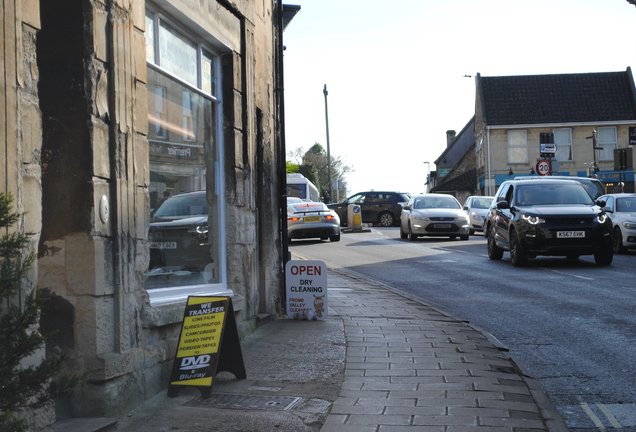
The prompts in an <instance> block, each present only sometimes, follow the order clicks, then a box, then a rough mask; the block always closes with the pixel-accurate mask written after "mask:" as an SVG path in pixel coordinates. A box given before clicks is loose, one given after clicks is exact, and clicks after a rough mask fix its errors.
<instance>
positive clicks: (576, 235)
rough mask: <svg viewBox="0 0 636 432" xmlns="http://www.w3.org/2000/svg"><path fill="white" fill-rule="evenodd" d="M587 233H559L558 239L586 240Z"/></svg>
mask: <svg viewBox="0 0 636 432" xmlns="http://www.w3.org/2000/svg"><path fill="white" fill-rule="evenodd" d="M584 237H585V231H558V232H557V238H584Z"/></svg>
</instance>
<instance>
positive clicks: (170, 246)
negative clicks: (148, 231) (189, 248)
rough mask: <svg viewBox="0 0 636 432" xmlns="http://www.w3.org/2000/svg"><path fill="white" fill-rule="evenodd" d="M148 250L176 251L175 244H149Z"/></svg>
mask: <svg viewBox="0 0 636 432" xmlns="http://www.w3.org/2000/svg"><path fill="white" fill-rule="evenodd" d="M149 246H150V249H176V248H177V242H151V243H149Z"/></svg>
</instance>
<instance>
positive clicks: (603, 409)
mask: <svg viewBox="0 0 636 432" xmlns="http://www.w3.org/2000/svg"><path fill="white" fill-rule="evenodd" d="M596 406H597V407H598V409H600V410H601V412H602V413H603V414H605V417H607V419H608V420H609V422H610V423H611V424H612V426H614V427H615V428H616V429H622V428H623V426H621V424H620V423H619V422H618V420H616V417H614V414H612V413H611V412H610V410H608V409H607V407H606V406H605V405H603V404H596Z"/></svg>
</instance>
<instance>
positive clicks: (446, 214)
mask: <svg viewBox="0 0 636 432" xmlns="http://www.w3.org/2000/svg"><path fill="white" fill-rule="evenodd" d="M469 227H470V223H469V221H468V215H467V214H466V213H465V212H464V211H463V210H462V206H461V205H460V204H459V201H457V199H456V198H455V197H454V196H452V195H444V194H421V195H415V196H413V197H412V198H411V199H410V200H409V201H408V202H407V203H406V204H405V205H404V206H403V208H402V214H401V215H400V238H403V239H404V238H408V239H409V240H411V241H414V240H416V239H417V238H418V237H420V236H437V237H439V236H444V237H449V238H450V239H454V238H457V237H458V236H459V238H460V239H462V240H468V235H469V234H468V233H469Z"/></svg>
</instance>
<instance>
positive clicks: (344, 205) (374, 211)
mask: <svg viewBox="0 0 636 432" xmlns="http://www.w3.org/2000/svg"><path fill="white" fill-rule="evenodd" d="M408 200H409V196H408V195H407V194H404V193H401V192H376V191H371V192H360V193H357V194H355V195H353V196H350V197H349V198H346V199H345V200H344V201H341V202H339V203H335V204H328V205H327V206H328V207H329V208H330V209H332V210H334V211H335V212H336V213H338V216H339V217H340V223H341V224H342V226H346V225H347V221H348V217H347V212H348V209H349V204H357V205H359V206H360V212H361V213H362V223H372V224H376V223H379V224H380V225H382V226H385V227H390V226H393V225H396V224H397V223H399V221H400V213H401V212H402V205H404V204H406V202H407V201H408Z"/></svg>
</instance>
